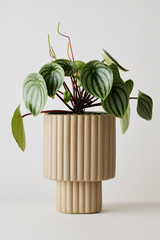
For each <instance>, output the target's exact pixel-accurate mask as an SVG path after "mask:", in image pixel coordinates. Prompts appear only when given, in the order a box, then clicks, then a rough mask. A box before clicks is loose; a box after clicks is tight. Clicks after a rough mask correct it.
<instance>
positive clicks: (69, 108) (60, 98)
mask: <svg viewBox="0 0 160 240" xmlns="http://www.w3.org/2000/svg"><path fill="white" fill-rule="evenodd" d="M56 96H57V97H59V99H61V101H62V102H63V103H64V104H65V105H66V106H67V107H68V108H69V109H70V110H71V111H73V110H74V109H73V108H71V107H70V106H69V105H68V104H67V103H65V102H64V100H63V98H61V97H60V96H59V94H58V93H56Z"/></svg>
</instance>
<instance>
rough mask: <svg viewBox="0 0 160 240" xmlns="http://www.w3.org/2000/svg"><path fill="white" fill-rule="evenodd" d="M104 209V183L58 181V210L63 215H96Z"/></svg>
mask: <svg viewBox="0 0 160 240" xmlns="http://www.w3.org/2000/svg"><path fill="white" fill-rule="evenodd" d="M101 208H102V182H101V181H99V182H70V181H56V209H57V211H59V212H62V213H96V212H99V211H101Z"/></svg>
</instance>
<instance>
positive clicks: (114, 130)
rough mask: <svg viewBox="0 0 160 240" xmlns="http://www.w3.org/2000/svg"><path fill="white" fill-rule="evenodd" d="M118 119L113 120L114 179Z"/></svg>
mask: <svg viewBox="0 0 160 240" xmlns="http://www.w3.org/2000/svg"><path fill="white" fill-rule="evenodd" d="M115 125H116V118H113V142H112V148H113V149H112V152H113V159H112V161H113V167H112V177H115V169H116V126H115Z"/></svg>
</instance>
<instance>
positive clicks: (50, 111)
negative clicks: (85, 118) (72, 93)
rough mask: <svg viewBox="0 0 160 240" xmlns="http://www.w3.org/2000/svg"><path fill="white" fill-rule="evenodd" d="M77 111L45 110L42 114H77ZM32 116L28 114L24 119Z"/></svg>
mask: <svg viewBox="0 0 160 240" xmlns="http://www.w3.org/2000/svg"><path fill="white" fill-rule="evenodd" d="M75 112H76V111H65V110H45V111H42V112H40V113H75ZM30 115H32V113H26V114H24V115H23V116H22V118H24V117H27V116H30Z"/></svg>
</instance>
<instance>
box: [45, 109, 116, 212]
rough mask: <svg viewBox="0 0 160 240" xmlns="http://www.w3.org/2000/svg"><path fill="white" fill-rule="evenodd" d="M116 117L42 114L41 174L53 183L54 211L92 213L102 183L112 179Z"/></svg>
mask: <svg viewBox="0 0 160 240" xmlns="http://www.w3.org/2000/svg"><path fill="white" fill-rule="evenodd" d="M115 159H116V127H115V118H114V117H112V116H110V115H108V114H106V113H99V114H90V113H88V114H87V113H86V114H83V115H78V114H64V115H63V114H44V145H43V175H44V177H45V178H47V179H50V180H56V181H57V182H56V208H57V210H58V211H60V212H63V213H94V212H99V211H100V210H101V208H102V181H103V180H108V179H111V178H114V177H115Z"/></svg>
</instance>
